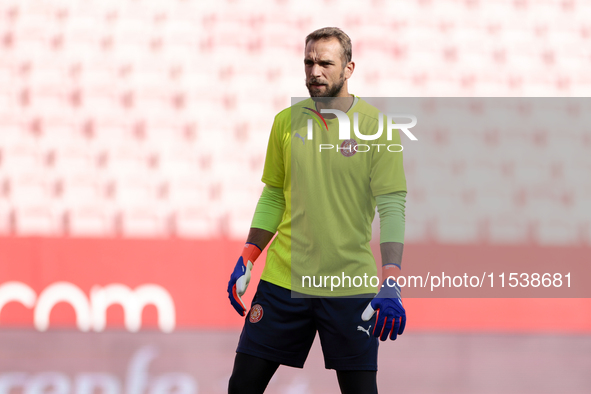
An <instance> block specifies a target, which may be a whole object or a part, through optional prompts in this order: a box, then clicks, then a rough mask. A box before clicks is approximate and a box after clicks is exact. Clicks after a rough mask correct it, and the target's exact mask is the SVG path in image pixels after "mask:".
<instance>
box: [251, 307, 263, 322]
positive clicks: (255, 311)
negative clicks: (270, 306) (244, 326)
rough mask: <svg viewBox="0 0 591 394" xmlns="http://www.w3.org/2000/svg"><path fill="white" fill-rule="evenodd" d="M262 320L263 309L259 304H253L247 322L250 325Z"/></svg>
mask: <svg viewBox="0 0 591 394" xmlns="http://www.w3.org/2000/svg"><path fill="white" fill-rule="evenodd" d="M262 318H263V307H262V306H260V305H259V304H255V305H253V306H252V308H250V313H249V314H248V320H249V321H250V322H251V323H258V322H260V321H261V319H262Z"/></svg>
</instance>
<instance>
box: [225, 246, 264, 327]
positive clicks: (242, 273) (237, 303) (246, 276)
mask: <svg viewBox="0 0 591 394" xmlns="http://www.w3.org/2000/svg"><path fill="white" fill-rule="evenodd" d="M260 254H261V249H259V247H258V246H256V245H255V244H253V243H246V245H244V251H243V252H242V256H240V257H239V258H238V262H237V263H236V266H235V267H234V271H233V272H232V275H231V276H230V281H229V282H228V298H229V299H230V303H231V304H232V306H233V307H234V309H236V312H238V313H239V314H240V316H245V315H246V306H245V305H244V302H242V298H241V297H242V295H244V293H245V292H246V288H247V287H248V283H249V282H250V271H251V270H252V266H253V263H254V261H255V260H256V259H257V257H259V255H260Z"/></svg>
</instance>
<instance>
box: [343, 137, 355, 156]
mask: <svg viewBox="0 0 591 394" xmlns="http://www.w3.org/2000/svg"><path fill="white" fill-rule="evenodd" d="M356 147H357V141H355V140H354V139H350V140H344V141H343V143H342V144H341V148H340V151H341V153H342V154H343V156H345V157H351V156H353V155H354V154H355V153H357V151H356V150H355V148H356Z"/></svg>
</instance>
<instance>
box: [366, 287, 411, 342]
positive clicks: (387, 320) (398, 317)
mask: <svg viewBox="0 0 591 394" xmlns="http://www.w3.org/2000/svg"><path fill="white" fill-rule="evenodd" d="M376 312H377V313H378V314H377V316H376V323H375V325H374V328H373V336H374V337H378V338H380V340H381V341H385V340H386V339H388V336H389V337H390V339H391V340H393V341H395V340H396V336H398V335H402V333H403V332H404V327H405V326H406V311H405V310H404V307H403V306H402V299H401V298H400V287H399V286H398V284H397V283H396V281H394V280H393V279H390V278H388V279H386V280H384V283H382V288H381V290H380V291H379V292H378V294H376V296H375V297H374V299H373V300H371V302H370V303H369V305H368V306H367V308H365V311H364V312H363V314H362V315H361V319H362V320H363V321H368V320H369V319H371V317H372V316H373V315H374V313H376Z"/></svg>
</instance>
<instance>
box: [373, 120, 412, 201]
mask: <svg viewBox="0 0 591 394" xmlns="http://www.w3.org/2000/svg"><path fill="white" fill-rule="evenodd" d="M385 125H386V120H385V119H384V127H386V126H385ZM378 143H379V144H383V145H381V146H380V147H379V148H380V149H379V151H378V150H377V149H375V148H374V147H372V148H373V149H374V150H373V152H372V163H371V172H370V187H371V192H372V194H373V195H374V196H379V195H382V194H388V193H394V192H399V191H406V177H405V175H404V166H403V161H402V149H403V148H402V145H401V142H400V133H399V131H398V130H393V131H392V140H391V141H388V140H387V133H386V130H384V133H383V134H382V136H381V137H380V138H379V142H378ZM396 145H398V146H396ZM388 147H389V148H390V150H388ZM399 150H400V152H397V151H399Z"/></svg>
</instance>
